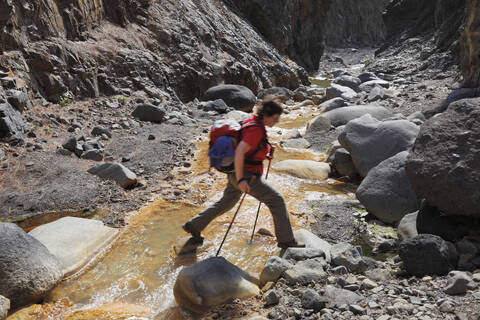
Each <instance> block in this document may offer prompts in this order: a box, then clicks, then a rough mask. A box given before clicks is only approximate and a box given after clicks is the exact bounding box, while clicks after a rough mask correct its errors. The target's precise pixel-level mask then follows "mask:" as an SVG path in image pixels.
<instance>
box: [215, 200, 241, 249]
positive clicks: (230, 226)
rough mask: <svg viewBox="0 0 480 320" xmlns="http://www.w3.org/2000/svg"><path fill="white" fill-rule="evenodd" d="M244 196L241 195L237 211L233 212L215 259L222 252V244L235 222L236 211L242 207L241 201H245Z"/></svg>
mask: <svg viewBox="0 0 480 320" xmlns="http://www.w3.org/2000/svg"><path fill="white" fill-rule="evenodd" d="M246 195H247V193H246V192H245V193H244V194H243V197H242V200H240V204H239V205H238V208H237V211H235V214H234V215H233V218H232V221H231V222H230V225H229V226H228V229H227V232H225V236H224V237H223V240H222V243H221V244H220V247H219V248H218V251H217V254H216V255H215V257H218V255H219V254H220V250H222V246H223V243H224V242H225V239H227V235H228V232H229V231H230V229H231V228H232V225H233V222H234V221H235V218H236V217H237V213H238V211H240V207H241V206H242V203H243V199H245V196H246Z"/></svg>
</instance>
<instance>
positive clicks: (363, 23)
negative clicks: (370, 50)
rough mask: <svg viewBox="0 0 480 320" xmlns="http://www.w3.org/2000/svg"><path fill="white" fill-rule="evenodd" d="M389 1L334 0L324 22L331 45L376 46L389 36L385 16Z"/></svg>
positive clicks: (326, 38) (327, 40)
mask: <svg viewBox="0 0 480 320" xmlns="http://www.w3.org/2000/svg"><path fill="white" fill-rule="evenodd" d="M388 2H389V0H368V1H365V0H364V1H357V0H332V4H331V5H330V10H329V11H328V15H327V20H326V25H325V43H326V45H327V46H329V47H345V46H352V45H353V46H377V45H380V44H381V42H382V41H383V40H385V36H386V28H385V24H384V22H383V19H382V14H383V11H384V10H385V6H386V4H387V3H388Z"/></svg>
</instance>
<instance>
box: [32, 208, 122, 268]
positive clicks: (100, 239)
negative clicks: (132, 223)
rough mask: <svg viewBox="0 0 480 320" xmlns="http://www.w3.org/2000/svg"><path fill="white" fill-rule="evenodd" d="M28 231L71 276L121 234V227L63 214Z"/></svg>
mask: <svg viewBox="0 0 480 320" xmlns="http://www.w3.org/2000/svg"><path fill="white" fill-rule="evenodd" d="M29 234H30V235H31V236H32V237H34V238H35V239H37V240H38V241H40V242H41V243H42V244H43V245H44V246H45V247H47V249H48V250H49V251H50V252H51V253H52V254H53V255H54V256H55V257H57V259H58V260H59V261H60V264H61V266H62V272H63V273H64V275H65V276H68V275H70V274H72V273H74V272H76V271H78V270H79V269H80V268H81V267H83V266H84V265H85V264H87V263H88V262H89V261H90V260H91V259H92V258H93V257H95V256H96V255H97V254H98V253H99V252H100V251H101V250H102V249H103V248H105V247H106V246H107V245H108V244H110V243H111V242H112V240H113V239H115V237H116V236H117V235H118V229H114V228H110V227H106V226H104V225H103V223H102V222H101V221H99V220H92V219H83V218H76V217H64V218H61V219H58V220H56V221H54V222H50V223H47V224H44V225H41V226H39V227H37V228H35V229H33V230H32V231H30V232H29Z"/></svg>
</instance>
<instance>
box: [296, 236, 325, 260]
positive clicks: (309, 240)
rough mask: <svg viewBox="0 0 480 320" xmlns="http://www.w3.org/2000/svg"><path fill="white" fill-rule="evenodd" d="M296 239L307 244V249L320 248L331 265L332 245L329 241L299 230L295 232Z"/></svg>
mask: <svg viewBox="0 0 480 320" xmlns="http://www.w3.org/2000/svg"><path fill="white" fill-rule="evenodd" d="M294 235H295V239H297V240H299V241H302V242H303V243H305V247H306V248H318V249H321V250H322V251H323V252H325V255H326V258H325V260H326V261H327V263H330V261H331V256H330V249H331V248H332V245H331V244H330V243H328V242H327V241H325V240H323V239H320V238H319V237H317V236H316V235H314V234H313V233H311V232H310V231H308V230H305V229H298V230H296V231H295V232H294Z"/></svg>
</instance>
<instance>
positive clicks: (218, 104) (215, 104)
mask: <svg viewBox="0 0 480 320" xmlns="http://www.w3.org/2000/svg"><path fill="white" fill-rule="evenodd" d="M203 110H204V111H215V112H217V113H220V114H221V113H227V112H228V111H230V110H231V109H230V107H229V106H227V104H226V103H225V101H223V100H222V99H217V100H215V101H208V102H207V103H206V104H205V106H204V107H203Z"/></svg>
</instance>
